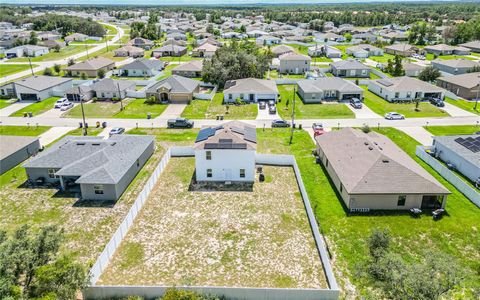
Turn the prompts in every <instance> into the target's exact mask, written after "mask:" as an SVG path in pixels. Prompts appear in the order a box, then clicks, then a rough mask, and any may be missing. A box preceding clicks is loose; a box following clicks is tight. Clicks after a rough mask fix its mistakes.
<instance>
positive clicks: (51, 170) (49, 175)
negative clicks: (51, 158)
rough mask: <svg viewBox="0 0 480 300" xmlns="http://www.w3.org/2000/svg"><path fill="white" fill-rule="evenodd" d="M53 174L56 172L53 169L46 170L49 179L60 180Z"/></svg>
mask: <svg viewBox="0 0 480 300" xmlns="http://www.w3.org/2000/svg"><path fill="white" fill-rule="evenodd" d="M55 172H57V170H55V169H48V177H49V178H60V176H57V175H55Z"/></svg>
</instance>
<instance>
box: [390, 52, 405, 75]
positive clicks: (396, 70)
mask: <svg viewBox="0 0 480 300" xmlns="http://www.w3.org/2000/svg"><path fill="white" fill-rule="evenodd" d="M391 74H392V75H393V76H403V75H405V70H404V69H403V65H402V57H401V56H399V55H395V63H394V65H393V70H392V73H391Z"/></svg>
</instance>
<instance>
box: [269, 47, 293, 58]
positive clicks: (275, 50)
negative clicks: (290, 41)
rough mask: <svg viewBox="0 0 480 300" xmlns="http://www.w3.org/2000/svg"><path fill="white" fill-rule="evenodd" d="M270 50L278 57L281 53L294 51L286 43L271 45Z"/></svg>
mask: <svg viewBox="0 0 480 300" xmlns="http://www.w3.org/2000/svg"><path fill="white" fill-rule="evenodd" d="M271 51H272V53H273V54H274V55H275V57H279V56H280V55H283V54H286V53H294V52H295V50H293V48H292V47H290V46H287V45H278V46H275V47H272V49H271Z"/></svg>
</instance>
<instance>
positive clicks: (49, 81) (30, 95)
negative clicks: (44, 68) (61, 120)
mask: <svg viewBox="0 0 480 300" xmlns="http://www.w3.org/2000/svg"><path fill="white" fill-rule="evenodd" d="M71 87H72V79H71V78H64V77H55V76H41V75H38V76H37V75H36V76H31V77H27V78H25V79H20V80H17V81H15V82H14V90H15V93H16V96H17V98H18V99H19V100H28V101H41V100H44V99H47V98H50V97H53V96H58V95H63V94H64V93H65V91H67V90H68V89H70V88H71Z"/></svg>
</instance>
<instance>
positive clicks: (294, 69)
mask: <svg viewBox="0 0 480 300" xmlns="http://www.w3.org/2000/svg"><path fill="white" fill-rule="evenodd" d="M279 61H280V66H279V68H278V72H279V73H281V74H304V73H305V72H308V71H310V62H311V61H312V58H311V57H310V56H306V55H302V54H296V53H286V54H283V55H281V56H280V57H279Z"/></svg>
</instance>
